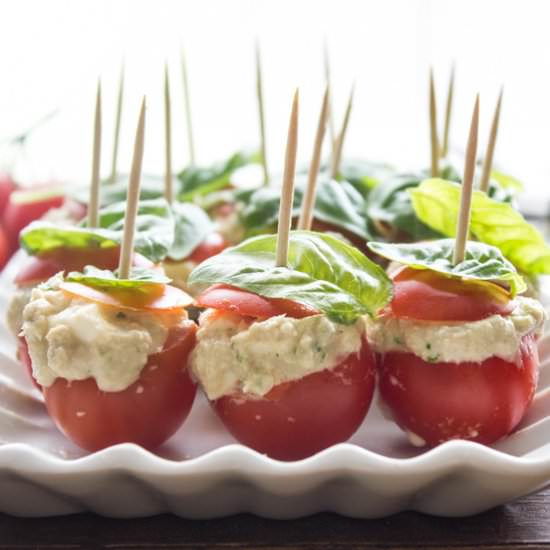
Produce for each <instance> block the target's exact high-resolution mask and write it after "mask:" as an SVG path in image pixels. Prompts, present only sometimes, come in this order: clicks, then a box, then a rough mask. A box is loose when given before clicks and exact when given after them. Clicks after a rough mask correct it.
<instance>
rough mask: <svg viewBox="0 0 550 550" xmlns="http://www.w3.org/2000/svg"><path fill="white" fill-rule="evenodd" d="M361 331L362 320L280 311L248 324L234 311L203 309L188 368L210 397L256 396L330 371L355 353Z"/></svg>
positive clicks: (363, 328)
mask: <svg viewBox="0 0 550 550" xmlns="http://www.w3.org/2000/svg"><path fill="white" fill-rule="evenodd" d="M364 331H365V325H364V321H363V320H362V319H360V320H358V321H357V322H356V323H355V324H353V325H341V324H338V323H333V322H332V321H330V320H329V319H327V317H325V316H324V315H314V316H311V317H306V318H304V319H292V318H289V317H286V316H284V315H280V316H277V317H272V318H270V319H267V320H265V321H256V322H249V321H247V320H245V319H243V318H242V317H241V316H239V315H236V314H234V313H230V312H216V311H214V310H207V311H206V312H205V313H203V315H202V316H201V320H200V328H199V330H198V333H197V345H196V347H195V349H194V351H193V353H192V355H191V368H192V372H193V374H194V376H195V377H196V378H197V380H198V381H199V382H200V383H201V385H202V387H203V389H204V391H205V392H206V394H207V396H208V398H209V399H211V400H213V399H217V398H219V397H221V396H223V395H231V394H235V393H245V394H249V395H253V396H257V397H261V396H263V395H265V394H267V393H268V392H269V391H270V390H271V389H272V388H273V387H274V386H277V385H278V384H281V383H283V382H289V381H291V380H298V379H300V378H302V377H304V376H307V375H308V374H312V373H314V372H319V371H322V370H325V369H330V368H332V367H335V366H336V365H338V364H339V363H341V361H342V360H343V359H345V358H346V357H347V356H349V355H351V354H356V353H359V351H360V349H361V346H362V343H363V339H364Z"/></svg>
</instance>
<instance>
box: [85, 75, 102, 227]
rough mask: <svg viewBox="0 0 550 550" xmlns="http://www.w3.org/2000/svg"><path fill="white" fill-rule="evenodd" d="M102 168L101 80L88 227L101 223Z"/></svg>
mask: <svg viewBox="0 0 550 550" xmlns="http://www.w3.org/2000/svg"><path fill="white" fill-rule="evenodd" d="M100 168H101V82H100V81H98V83H97V93H96V99H95V115H94V144H93V153H92V181H91V184H90V204H89V205H88V227H97V226H98V225H99V175H100Z"/></svg>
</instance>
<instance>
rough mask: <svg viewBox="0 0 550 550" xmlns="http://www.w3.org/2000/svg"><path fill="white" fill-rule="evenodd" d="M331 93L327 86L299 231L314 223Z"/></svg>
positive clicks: (307, 228)
mask: <svg viewBox="0 0 550 550" xmlns="http://www.w3.org/2000/svg"><path fill="white" fill-rule="evenodd" d="M329 101H330V93H329V87H328V84H327V87H326V90H325V95H324V97H323V105H322V107H321V114H320V115H319V124H318V125H317V133H316V135H315V144H314V146H313V155H312V156H311V164H310V165H309V174H308V179H307V188H306V194H305V196H304V200H303V203H302V211H301V212H300V219H299V220H298V229H305V230H310V229H311V223H312V221H313V207H314V205H315V195H316V191H317V179H318V176H319V167H320V166H321V150H322V148H323V139H324V137H325V130H326V127H327V117H328V111H329Z"/></svg>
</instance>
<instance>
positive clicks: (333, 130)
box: [323, 39, 336, 156]
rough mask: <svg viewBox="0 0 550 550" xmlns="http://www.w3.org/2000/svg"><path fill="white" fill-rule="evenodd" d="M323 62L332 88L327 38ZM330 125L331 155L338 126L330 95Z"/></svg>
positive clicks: (324, 43)
mask: <svg viewBox="0 0 550 550" xmlns="http://www.w3.org/2000/svg"><path fill="white" fill-rule="evenodd" d="M323 64H324V67H325V81H326V83H327V86H328V88H329V90H330V81H331V74H330V54H329V51H328V44H327V41H326V39H325V41H324V42H323ZM329 95H330V94H329ZM328 127H329V134H330V154H331V156H334V148H335V145H336V128H335V124H334V111H333V110H332V99H331V98H330V97H329V104H328Z"/></svg>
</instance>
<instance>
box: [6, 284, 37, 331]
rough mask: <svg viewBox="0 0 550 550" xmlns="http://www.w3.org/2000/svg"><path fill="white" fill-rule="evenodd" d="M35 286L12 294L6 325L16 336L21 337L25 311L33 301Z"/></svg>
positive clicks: (25, 287)
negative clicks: (32, 295)
mask: <svg viewBox="0 0 550 550" xmlns="http://www.w3.org/2000/svg"><path fill="white" fill-rule="evenodd" d="M33 288H34V286H32V285H31V286H24V287H21V288H18V289H16V291H15V292H14V293H13V294H12V296H11V299H10V302H9V304H8V311H7V312H6V324H7V325H8V328H9V329H10V331H11V333H12V334H13V335H14V336H19V333H20V332H21V327H22V326H23V310H24V309H25V306H26V305H27V304H28V303H29V302H30V300H31V294H32V290H33Z"/></svg>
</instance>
